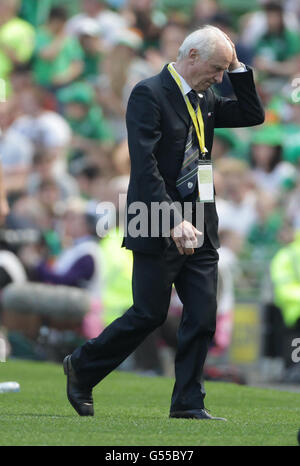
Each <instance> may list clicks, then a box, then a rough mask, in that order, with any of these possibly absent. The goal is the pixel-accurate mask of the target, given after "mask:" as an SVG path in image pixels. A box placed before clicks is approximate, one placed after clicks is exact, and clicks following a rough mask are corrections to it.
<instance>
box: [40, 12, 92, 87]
mask: <svg viewBox="0 0 300 466" xmlns="http://www.w3.org/2000/svg"><path fill="white" fill-rule="evenodd" d="M66 21H67V12H66V10H65V9H64V8H63V7H54V8H52V9H51V11H50V14H49V19H48V21H47V23H46V25H45V26H44V27H41V28H39V29H38V31H37V37H36V46H35V57H34V64H33V72H34V78H35V80H36V82H37V84H39V85H40V86H43V87H45V88H47V89H49V90H53V91H55V90H57V89H58V88H60V87H62V86H66V85H67V84H70V83H71V82H72V81H74V80H75V79H76V78H78V77H79V76H80V75H81V73H82V71H83V51H82V49H81V47H80V44H79V42H78V40H77V39H76V38H72V37H69V36H67V34H66V30H65V26H66Z"/></svg>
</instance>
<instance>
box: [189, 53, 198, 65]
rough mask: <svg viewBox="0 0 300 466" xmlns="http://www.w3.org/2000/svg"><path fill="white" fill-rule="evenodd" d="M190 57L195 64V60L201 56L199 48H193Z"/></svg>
mask: <svg viewBox="0 0 300 466" xmlns="http://www.w3.org/2000/svg"><path fill="white" fill-rule="evenodd" d="M188 57H189V60H190V62H191V63H192V64H194V62H195V61H196V59H197V58H198V57H199V52H198V50H197V49H191V50H190V51H189V55H188Z"/></svg>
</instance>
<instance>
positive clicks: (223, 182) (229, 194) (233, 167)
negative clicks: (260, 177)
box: [215, 157, 256, 238]
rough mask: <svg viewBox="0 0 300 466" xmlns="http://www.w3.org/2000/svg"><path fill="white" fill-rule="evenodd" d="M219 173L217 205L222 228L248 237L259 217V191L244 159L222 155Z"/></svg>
mask: <svg viewBox="0 0 300 466" xmlns="http://www.w3.org/2000/svg"><path fill="white" fill-rule="evenodd" d="M215 168H216V175H217V177H218V176H219V177H220V181H219V182H218V181H217V185H216V194H217V197H216V206H217V212H218V215H219V228H220V230H221V231H222V230H230V231H233V232H235V233H236V234H237V235H240V236H241V237H242V238H245V237H246V235H247V234H248V233H249V231H250V229H251V227H252V226H253V224H254V222H255V219H256V209H255V203H256V193H255V190H254V188H253V186H252V184H251V181H250V173H249V169H248V166H247V164H246V163H245V162H243V161H241V160H237V159H233V158H229V157H228V158H226V159H225V158H224V159H219V160H218V161H217V162H216V164H215Z"/></svg>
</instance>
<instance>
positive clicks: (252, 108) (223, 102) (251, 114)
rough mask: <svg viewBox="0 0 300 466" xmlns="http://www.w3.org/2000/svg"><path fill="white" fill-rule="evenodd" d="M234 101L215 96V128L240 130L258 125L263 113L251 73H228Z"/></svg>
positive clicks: (263, 118)
mask: <svg viewBox="0 0 300 466" xmlns="http://www.w3.org/2000/svg"><path fill="white" fill-rule="evenodd" d="M228 75H229V78H230V81H231V84H232V86H233V89H234V92H235V95H236V99H229V98H225V97H219V96H216V95H215V105H214V110H215V128H240V127H245V126H255V125H260V124H262V123H263V122H264V120H265V112H264V109H263V106H262V104H261V101H260V98H259V96H258V94H257V92H256V88H255V84H254V78H253V71H252V69H251V68H249V67H247V71H245V72H243V73H228Z"/></svg>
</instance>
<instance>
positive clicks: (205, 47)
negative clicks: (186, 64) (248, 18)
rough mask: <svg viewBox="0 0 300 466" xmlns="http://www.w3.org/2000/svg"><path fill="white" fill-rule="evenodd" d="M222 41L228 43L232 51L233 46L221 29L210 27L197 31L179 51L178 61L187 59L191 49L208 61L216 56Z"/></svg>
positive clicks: (185, 40)
mask: <svg viewBox="0 0 300 466" xmlns="http://www.w3.org/2000/svg"><path fill="white" fill-rule="evenodd" d="M220 40H222V41H224V43H227V45H228V46H229V47H230V48H231V50H232V45H231V44H230V42H229V41H228V39H227V38H226V37H225V35H224V33H223V32H222V31H221V29H219V28H216V27H215V26H209V25H208V26H204V27H202V28H201V29H197V31H194V32H192V33H191V34H189V35H188V36H187V37H186V38H185V39H184V41H183V43H182V44H181V46H180V48H179V51H178V60H182V59H183V58H186V57H187V56H188V54H189V52H190V50H191V49H196V50H197V51H198V53H199V55H200V57H201V58H202V59H203V60H205V61H206V60H208V59H209V58H210V57H211V56H212V55H213V54H214V51H215V49H216V46H217V44H218V42H219V41H220Z"/></svg>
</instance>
